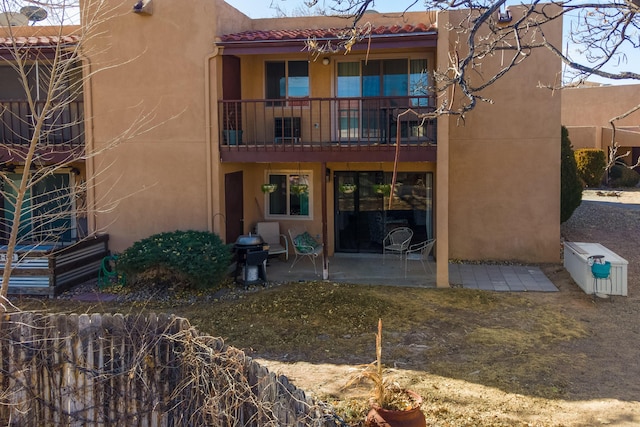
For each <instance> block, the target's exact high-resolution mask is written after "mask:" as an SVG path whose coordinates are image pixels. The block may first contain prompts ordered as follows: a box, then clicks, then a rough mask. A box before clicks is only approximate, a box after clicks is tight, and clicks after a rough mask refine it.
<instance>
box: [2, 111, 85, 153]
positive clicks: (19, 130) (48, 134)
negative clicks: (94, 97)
mask: <svg viewBox="0 0 640 427" xmlns="http://www.w3.org/2000/svg"><path fill="white" fill-rule="evenodd" d="M43 108H44V102H36V109H37V110H38V111H42V109H43ZM83 117H84V103H83V102H82V101H69V102H65V103H64V104H63V105H61V106H60V107H59V108H54V109H51V114H49V116H48V117H47V118H46V120H45V122H44V126H43V128H42V130H41V132H40V138H39V141H38V149H37V152H36V155H38V156H41V159H42V160H43V161H46V162H56V161H60V160H68V159H69V158H72V157H76V156H78V155H79V154H81V153H82V151H83V148H84V118H83ZM33 134H34V124H33V115H32V111H31V109H30V108H29V104H28V102H27V101H24V100H19V101H16V100H0V159H2V161H18V162H19V161H20V159H22V158H23V157H24V153H26V151H27V150H28V148H29V143H30V141H31V139H32V138H33Z"/></svg>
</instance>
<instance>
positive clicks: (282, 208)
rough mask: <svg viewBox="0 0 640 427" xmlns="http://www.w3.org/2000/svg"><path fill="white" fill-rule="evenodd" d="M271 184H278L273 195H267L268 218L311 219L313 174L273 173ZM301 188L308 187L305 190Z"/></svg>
mask: <svg viewBox="0 0 640 427" xmlns="http://www.w3.org/2000/svg"><path fill="white" fill-rule="evenodd" d="M268 182H269V184H276V185H277V188H276V190H275V191H274V192H273V193H268V194H266V197H267V201H266V202H267V207H266V212H267V216H268V217H289V218H291V217H304V218H311V212H312V203H311V197H310V195H311V194H312V191H313V189H312V186H311V182H312V179H311V173H310V172H295V173H288V172H272V173H269V175H268ZM301 186H306V189H304V188H303V187H301Z"/></svg>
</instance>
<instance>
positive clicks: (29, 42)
mask: <svg viewBox="0 0 640 427" xmlns="http://www.w3.org/2000/svg"><path fill="white" fill-rule="evenodd" d="M79 40H80V37H79V36H75V35H71V36H61V37H60V36H31V37H22V36H20V37H13V38H11V37H0V48H2V47H10V46H13V45H14V44H15V45H16V46H25V47H53V46H56V45H58V44H76V43H78V41H79Z"/></svg>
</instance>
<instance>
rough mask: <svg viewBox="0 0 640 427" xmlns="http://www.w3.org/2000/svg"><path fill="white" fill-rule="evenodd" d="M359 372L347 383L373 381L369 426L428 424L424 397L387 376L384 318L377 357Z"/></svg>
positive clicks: (403, 426)
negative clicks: (383, 353) (385, 368)
mask: <svg viewBox="0 0 640 427" xmlns="http://www.w3.org/2000/svg"><path fill="white" fill-rule="evenodd" d="M362 368H363V369H362V370H361V371H359V372H358V374H356V375H355V376H354V377H353V378H352V379H351V380H349V382H347V384H346V385H345V387H349V386H352V385H354V384H357V383H360V382H362V381H369V382H371V383H372V384H373V387H372V390H371V399H370V400H369V403H370V405H371V410H370V411H369V413H368V414H367V417H366V423H365V425H366V426H369V427H426V425H427V422H426V420H425V417H424V414H423V413H422V410H421V409H420V405H421V404H422V397H421V396H420V395H419V394H417V393H415V392H413V391H411V390H407V389H404V388H402V387H400V386H399V385H398V384H396V383H394V382H393V381H391V380H390V379H388V378H386V377H385V375H384V374H385V372H384V369H383V367H382V319H379V320H378V333H377V334H376V360H375V361H374V362H372V363H370V364H368V365H364V366H363V367H362Z"/></svg>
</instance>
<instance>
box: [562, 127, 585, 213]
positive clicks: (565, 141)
mask: <svg viewBox="0 0 640 427" xmlns="http://www.w3.org/2000/svg"><path fill="white" fill-rule="evenodd" d="M561 144H562V145H561V149H560V157H561V159H560V222H561V223H563V222H565V221H566V220H568V219H569V218H571V215H573V211H575V210H576V209H577V208H578V206H580V203H582V182H580V177H579V176H578V167H577V166H576V158H575V156H574V154H573V149H572V148H571V140H570V139H569V131H568V130H567V128H566V127H564V126H562V138H561Z"/></svg>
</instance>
